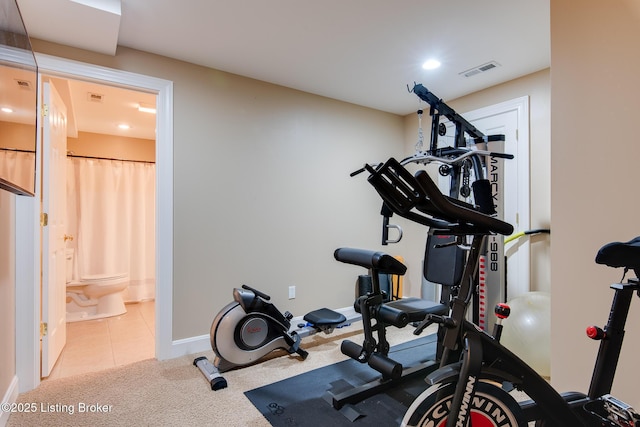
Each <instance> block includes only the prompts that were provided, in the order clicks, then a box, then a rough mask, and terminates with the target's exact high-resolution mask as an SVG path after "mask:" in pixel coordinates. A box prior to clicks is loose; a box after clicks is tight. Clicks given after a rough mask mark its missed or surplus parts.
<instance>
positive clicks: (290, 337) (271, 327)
mask: <svg viewBox="0 0 640 427" xmlns="http://www.w3.org/2000/svg"><path fill="white" fill-rule="evenodd" d="M270 299H271V297H270V296H269V295H267V294H265V293H263V292H260V291H259V290H257V289H254V288H251V287H249V286H247V285H242V288H236V289H234V290H233V302H231V303H229V304H227V305H226V306H225V307H224V308H223V309H222V310H220V312H219V313H218V314H217V316H216V317H215V319H214V320H213V324H212V325H211V334H210V337H211V348H212V349H213V351H214V353H215V354H216V357H215V359H214V362H213V363H211V362H209V360H208V359H207V358H206V357H204V356H203V357H198V358H196V359H195V360H194V361H193V364H194V365H195V366H197V367H198V368H199V369H200V371H201V372H202V374H203V375H204V376H205V378H207V380H208V381H209V383H210V385H211V389H212V390H220V389H223V388H226V387H227V381H226V379H225V378H224V377H222V375H221V372H226V371H229V370H231V369H235V368H240V367H244V366H249V365H253V364H255V363H258V362H259V361H261V360H262V359H264V358H265V357H266V356H267V355H268V354H269V353H271V352H272V351H275V350H278V349H283V350H286V351H287V352H288V353H289V354H297V355H298V356H300V358H302V360H304V359H306V358H307V356H308V353H307V351H306V350H304V349H303V348H302V347H300V342H301V340H302V339H303V338H306V337H308V336H311V335H314V334H316V333H318V332H323V333H325V334H330V333H332V332H333V331H335V329H336V328H341V327H343V326H348V325H350V324H351V323H353V322H356V321H358V320H360V318H361V316H360V315H359V314H351V315H349V317H347V316H345V315H344V314H342V313H339V312H337V311H333V310H330V309H328V308H321V309H318V310H314V311H312V312H310V313H307V314H306V315H305V316H304V317H303V319H304V321H305V322H304V323H300V324H298V325H296V326H297V327H292V325H291V320H292V319H293V315H292V314H291V313H289V312H288V311H286V312H284V313H282V312H281V311H280V310H278V309H277V308H276V306H275V305H274V304H273V303H271V302H270Z"/></svg>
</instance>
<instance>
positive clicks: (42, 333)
mask: <svg viewBox="0 0 640 427" xmlns="http://www.w3.org/2000/svg"><path fill="white" fill-rule="evenodd" d="M48 328H49V326H48V325H47V323H46V322H41V323H40V338H42V337H44V336H45V335H47V332H48V331H49V329H48Z"/></svg>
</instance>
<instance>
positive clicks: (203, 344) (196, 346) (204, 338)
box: [171, 335, 211, 358]
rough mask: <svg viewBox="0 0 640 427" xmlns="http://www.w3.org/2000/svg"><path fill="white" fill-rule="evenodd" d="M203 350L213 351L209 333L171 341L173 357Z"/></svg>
mask: <svg viewBox="0 0 640 427" xmlns="http://www.w3.org/2000/svg"><path fill="white" fill-rule="evenodd" d="M203 351H211V339H210V338H209V335H200V336H196V337H191V338H183V339H180V340H175V341H173V342H172V343H171V358H175V357H181V356H186V355H188V354H194V353H202V352H203Z"/></svg>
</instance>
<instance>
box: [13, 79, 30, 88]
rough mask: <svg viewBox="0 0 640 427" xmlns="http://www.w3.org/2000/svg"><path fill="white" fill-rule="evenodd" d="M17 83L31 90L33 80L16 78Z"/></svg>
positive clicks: (20, 86)
mask: <svg viewBox="0 0 640 427" xmlns="http://www.w3.org/2000/svg"><path fill="white" fill-rule="evenodd" d="M16 84H17V85H18V87H19V88H20V89H24V90H31V82H30V81H28V80H19V79H16Z"/></svg>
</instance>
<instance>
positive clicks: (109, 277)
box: [78, 273, 129, 285]
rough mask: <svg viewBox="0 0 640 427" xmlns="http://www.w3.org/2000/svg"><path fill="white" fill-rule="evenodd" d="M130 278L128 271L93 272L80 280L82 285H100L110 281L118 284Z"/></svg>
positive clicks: (79, 282)
mask: <svg viewBox="0 0 640 427" xmlns="http://www.w3.org/2000/svg"><path fill="white" fill-rule="evenodd" d="M127 280H129V279H128V277H127V273H119V274H92V275H88V276H83V277H81V278H80V280H79V281H78V284H80V285H88V284H93V285H99V284H101V283H105V284H106V283H109V284H116V283H121V282H124V281H127Z"/></svg>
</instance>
